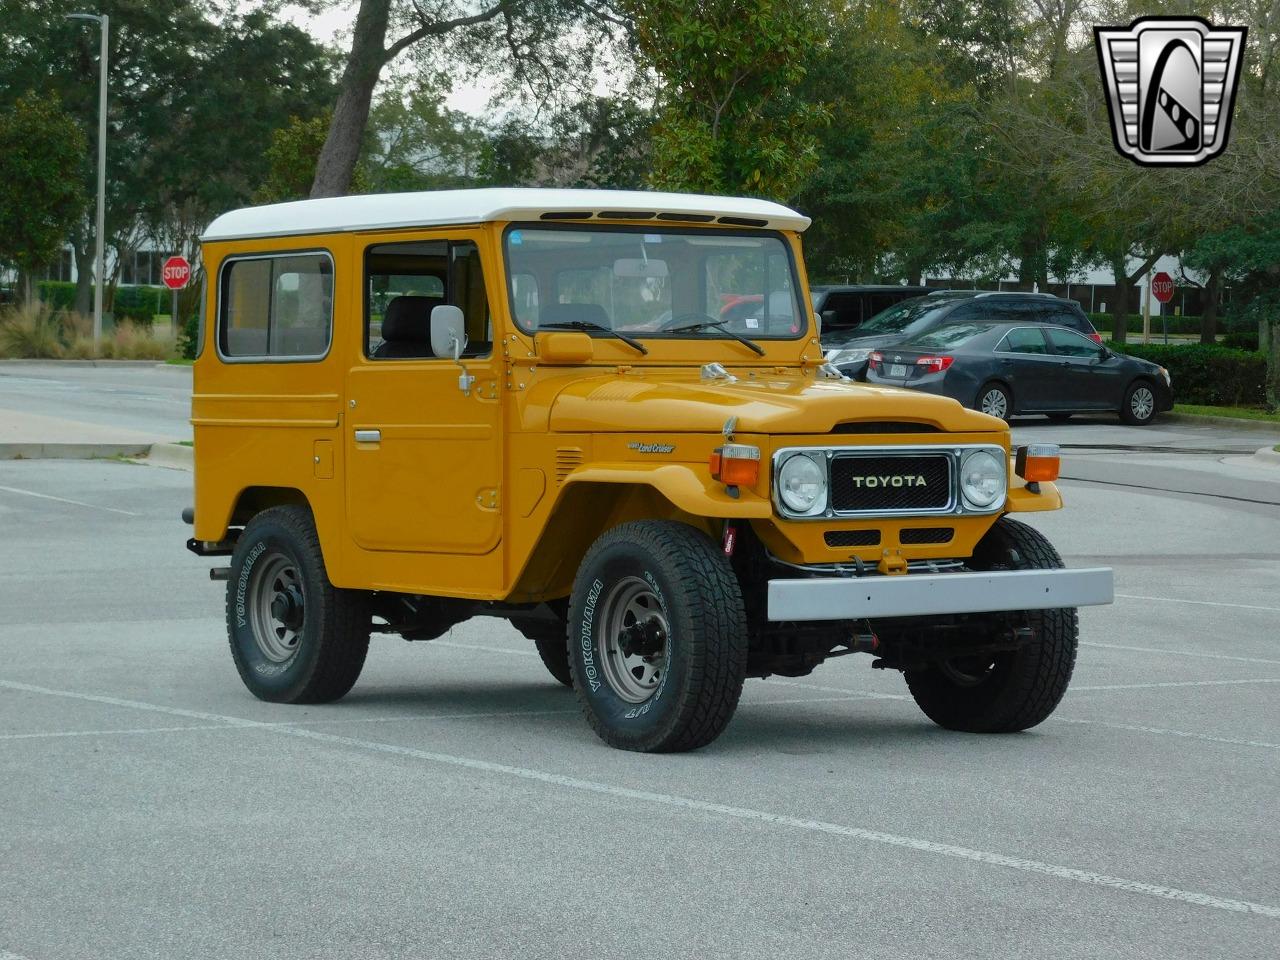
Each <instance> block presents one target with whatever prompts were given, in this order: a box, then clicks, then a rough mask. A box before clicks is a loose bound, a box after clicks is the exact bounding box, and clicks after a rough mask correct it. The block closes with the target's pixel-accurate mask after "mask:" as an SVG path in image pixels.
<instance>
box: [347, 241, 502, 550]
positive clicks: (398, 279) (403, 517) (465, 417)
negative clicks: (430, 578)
mask: <svg viewBox="0 0 1280 960" xmlns="http://www.w3.org/2000/svg"><path fill="white" fill-rule="evenodd" d="M362 260H363V264H364V267H363V270H364V276H363V285H362V290H361V294H362V297H363V303H362V304H360V305H359V306H358V307H357V309H360V310H363V313H364V336H363V338H362V339H363V341H364V342H363V345H362V346H363V349H362V350H361V355H360V356H358V357H357V359H356V360H355V363H354V365H353V366H352V367H351V369H350V371H349V373H348V378H347V407H348V409H347V411H346V412H347V418H346V423H347V431H346V434H347V435H346V439H345V443H346V454H347V471H346V476H347V491H346V496H347V517H348V522H349V526H350V531H351V536H352V538H353V539H354V540H355V542H356V543H358V544H359V545H360V546H361V547H364V548H365V549H367V550H387V551H401V552H420V553H445V554H450V553H452V554H482V553H487V552H489V551H490V550H492V549H493V548H494V547H496V546H497V544H498V542H499V540H500V538H501V522H500V517H501V513H500V511H499V510H498V505H499V503H500V495H499V483H500V476H501V473H500V471H501V450H502V442H501V440H502V435H501V422H500V407H499V404H498V402H497V390H496V386H497V366H496V365H495V358H494V355H493V353H494V351H493V344H492V325H491V320H490V313H489V303H490V295H491V293H490V291H489V290H487V289H486V279H488V280H489V281H490V282H493V281H494V280H496V279H497V273H496V267H492V268H490V269H489V270H487V271H486V269H485V266H484V265H483V264H482V262H481V255H480V245H479V235H478V233H475V232H473V231H466V230H455V231H452V232H449V233H438V232H432V233H429V234H425V235H423V236H421V237H419V238H418V239H415V240H411V241H405V240H403V239H396V238H395V237H387V238H369V239H368V240H366V241H365V243H364V247H363V251H362ZM486 273H489V274H490V276H489V277H488V278H486ZM446 304H451V305H453V306H457V307H459V308H461V310H462V312H463V316H464V319H465V323H466V330H467V337H468V343H467V345H466V347H465V349H464V350H463V354H462V357H461V360H460V361H455V360H454V359H453V358H452V357H439V356H436V355H434V354H433V353H432V350H431V312H432V310H433V309H434V308H435V307H437V306H441V305H446ZM464 366H465V369H466V373H467V375H468V376H471V377H474V378H475V380H474V382H473V383H471V384H470V385H469V386H468V385H466V384H464V383H463V382H461V381H460V380H459V377H460V375H461V374H462V373H463V368H464ZM464 387H465V389H464Z"/></svg>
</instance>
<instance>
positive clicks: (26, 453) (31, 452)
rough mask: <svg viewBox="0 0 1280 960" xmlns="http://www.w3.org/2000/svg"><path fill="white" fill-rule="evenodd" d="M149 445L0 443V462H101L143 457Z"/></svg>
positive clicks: (150, 445)
mask: <svg viewBox="0 0 1280 960" xmlns="http://www.w3.org/2000/svg"><path fill="white" fill-rule="evenodd" d="M152 446H153V445H152V444H149V443H0V460H102V459H110V458H112V457H145V456H146V455H147V453H148V452H149V451H150V450H151V448H152Z"/></svg>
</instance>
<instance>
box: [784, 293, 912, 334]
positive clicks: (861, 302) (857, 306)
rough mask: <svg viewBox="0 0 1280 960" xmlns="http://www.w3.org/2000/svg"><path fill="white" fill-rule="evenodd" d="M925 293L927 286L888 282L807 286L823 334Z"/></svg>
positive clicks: (849, 326)
mask: <svg viewBox="0 0 1280 960" xmlns="http://www.w3.org/2000/svg"><path fill="white" fill-rule="evenodd" d="M928 292H929V288H928V287H903V286H896V285H888V284H859V285H856V286H850V285H843V286H841V285H833V284H818V285H817V286H814V287H810V288H809V294H810V296H811V297H812V298H813V312H814V313H816V314H817V315H818V316H819V317H820V318H821V320H822V331H823V333H824V334H825V333H828V332H833V331H837V330H853V329H856V328H857V327H860V326H862V324H863V323H865V322H866V321H868V320H870V319H871V318H872V317H874V316H875V315H876V314H877V313H882V312H883V311H885V310H888V309H889V308H890V307H892V306H893V305H894V304H896V303H901V302H902V301H903V300H907V299H909V298H911V297H918V296H921V295H922V294H926V293H928Z"/></svg>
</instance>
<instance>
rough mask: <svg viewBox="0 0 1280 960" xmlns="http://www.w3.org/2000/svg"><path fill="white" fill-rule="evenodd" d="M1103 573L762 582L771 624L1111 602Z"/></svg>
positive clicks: (1110, 585)
mask: <svg viewBox="0 0 1280 960" xmlns="http://www.w3.org/2000/svg"><path fill="white" fill-rule="evenodd" d="M1114 599H1115V584H1114V582H1113V580H1112V575H1111V569H1110V568H1109V567H1091V568H1088V569H1084V570H1000V571H994V572H991V573H923V574H922V573H907V574H903V575H900V576H892V577H889V576H875V575H873V576H867V577H810V578H806V579H800V580H770V581H769V619H770V620H862V619H874V618H876V617H927V616H931V615H934V614H941V613H992V612H996V611H1000V610H1047V609H1051V608H1053V607H1089V606H1097V605H1099V604H1104V603H1111V602H1112V601H1113V600H1114Z"/></svg>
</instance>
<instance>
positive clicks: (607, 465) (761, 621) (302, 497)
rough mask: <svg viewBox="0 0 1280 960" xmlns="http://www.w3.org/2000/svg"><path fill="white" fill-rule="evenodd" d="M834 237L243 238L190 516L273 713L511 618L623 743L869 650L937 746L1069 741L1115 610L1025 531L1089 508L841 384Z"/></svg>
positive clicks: (724, 711) (551, 220) (970, 415)
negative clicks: (810, 267)
mask: <svg viewBox="0 0 1280 960" xmlns="http://www.w3.org/2000/svg"><path fill="white" fill-rule="evenodd" d="M808 223H809V221H808V219H807V218H805V217H803V216H801V215H800V214H798V213H796V212H795V211H793V210H789V209H787V208H786V207H783V206H779V205H777V204H773V203H768V202H764V201H760V200H744V199H731V198H722V197H704V196H687V195H678V194H663V193H621V192H605V191H580V190H469V191H453V192H440V193H414V194H402V195H388V196H367V197H341V198H336V199H328V200H308V201H302V202H299V203H288V204H280V205H276V206H268V207H258V208H253V209H246V210H238V211H235V212H233V213H228V214H226V215H225V216H222V217H220V218H219V219H217V220H216V221H215V222H214V223H213V224H212V225H211V226H210V227H209V229H208V232H207V233H206V234H205V236H204V238H203V240H204V262H205V266H206V269H207V272H208V276H209V278H210V282H209V284H208V290H207V294H206V302H205V314H204V315H205V317H207V318H208V321H207V322H206V323H205V325H204V329H203V331H202V333H201V337H200V339H201V344H200V347H201V349H200V354H199V357H198V358H197V360H196V363H195V388H194V393H193V397H192V413H193V416H192V422H193V424H194V426H195V468H196V470H195V505H194V507H193V509H192V511H189V513H188V516H187V519H188V521H189V522H192V523H193V524H194V537H193V538H192V539H191V541H190V542H189V547H190V549H191V550H193V551H194V552H195V553H197V554H199V555H201V556H217V555H226V556H230V558H231V561H230V566H229V567H228V568H221V569H215V570H214V571H213V576H214V578H215V579H226V581H227V595H226V613H227V631H228V634H229V638H230V645H231V653H232V656H233V658H234V659H235V663H236V666H237V668H238V669H239V672H240V676H241V678H242V679H243V680H244V683H245V685H246V686H247V687H248V688H249V690H250V691H251V692H252V693H253V694H254V695H255V696H258V697H260V698H262V699H264V700H270V701H277V702H285V703H317V702H322V701H332V700H336V699H338V698H339V697H341V696H343V694H345V693H346V692H347V691H348V690H349V689H350V688H351V686H352V684H354V683H355V682H356V679H357V677H358V676H359V674H360V670H361V667H362V666H363V664H364V660H365V654H366V652H367V650H368V646H369V637H370V633H371V632H377V633H395V634H399V635H400V636H402V637H404V638H406V639H408V640H430V639H432V638H434V637H439V636H441V635H442V634H444V633H446V632H447V631H448V630H449V629H450V628H451V627H453V626H454V625H455V624H458V623H460V622H462V621H464V620H467V619H468V618H470V617H475V616H496V617H504V618H506V619H508V620H510V622H511V623H512V625H514V626H515V628H516V629H517V630H519V631H520V632H521V633H522V634H523V635H524V636H526V637H528V638H529V639H530V640H531V641H532V642H533V643H534V644H536V646H537V649H538V652H539V653H540V654H541V656H542V660H543V662H544V663H545V664H546V666H547V669H548V670H549V671H550V672H551V674H552V676H553V677H555V679H557V680H559V681H560V682H561V683H564V684H566V685H569V686H572V687H573V688H574V689H575V690H576V691H577V696H578V698H579V699H580V700H581V703H582V707H583V711H584V713H585V715H586V717H587V719H588V721H589V722H590V724H591V725H592V727H593V728H594V729H595V731H596V732H597V733H598V734H599V735H600V737H601V738H603V739H604V740H605V741H606V742H607V743H609V744H611V745H613V746H616V747H622V748H625V749H630V750H647V751H659V750H688V749H691V748H694V747H698V746H701V745H703V744H706V743H708V742H709V741H711V740H713V739H714V738H715V737H716V736H717V735H718V734H719V733H720V732H721V731H722V730H723V729H724V728H725V726H726V724H728V722H729V719H730V717H731V716H732V715H733V711H734V709H735V707H736V705H737V702H738V698H739V695H740V694H741V691H742V686H743V682H744V680H745V679H746V678H747V677H764V676H768V675H770V674H781V675H784V676H789V677H796V676H802V675H804V674H807V673H809V672H810V671H812V670H813V668H814V667H815V666H817V665H818V664H820V663H822V661H824V660H826V659H828V658H830V657H836V656H844V655H847V654H853V653H868V654H871V655H873V656H874V657H875V662H874V664H873V665H874V666H877V667H885V668H889V669H893V670H899V671H901V672H902V673H903V674H904V675H905V677H906V683H907V687H908V689H909V690H910V692H911V694H912V696H913V697H914V698H915V700H916V702H917V703H919V705H920V707H921V708H922V709H923V711H924V712H925V713H926V714H927V715H928V716H929V717H930V718H931V719H933V720H934V721H935V722H937V723H939V724H941V725H942V726H944V727H948V728H951V729H956V730H968V731H991V732H995V731H1009V730H1020V729H1024V728H1026V727H1030V726H1033V725H1034V724H1037V723H1039V722H1041V721H1042V720H1044V719H1045V717H1047V716H1048V715H1049V714H1050V713H1051V712H1052V711H1053V709H1054V707H1055V706H1056V705H1057V704H1058V702H1059V700H1060V699H1061V697H1062V695H1063V693H1064V691H1065V690H1066V687H1067V683H1068V681H1069V679H1070V677H1071V671H1072V666H1073V664H1074V661H1075V653H1076V643H1077V618H1076V611H1075V608H1076V607H1078V606H1081V605H1084V604H1097V603H1107V602H1110V600H1111V596H1112V581H1111V572H1110V571H1109V570H1065V569H1062V566H1063V565H1062V562H1061V560H1060V559H1059V556H1058V554H1057V553H1056V552H1055V550H1054V549H1053V547H1052V546H1051V545H1050V544H1049V543H1048V541H1047V540H1046V539H1045V538H1044V537H1043V536H1041V535H1040V534H1039V533H1038V532H1036V531H1035V530H1034V529H1032V528H1031V527H1028V526H1026V525H1024V524H1021V523H1019V522H1017V521H1016V520H1014V519H1012V518H1011V516H1010V515H1011V514H1015V513H1024V512H1032V511H1037V510H1053V509H1057V508H1058V507H1060V506H1061V499H1060V497H1059V494H1058V491H1057V489H1056V487H1055V485H1054V483H1053V480H1054V479H1055V478H1056V477H1057V469H1058V461H1057V449H1056V448H1054V447H1051V446H1045V447H1040V446H1030V447H1024V448H1020V449H1018V450H1016V451H1014V450H1012V449H1011V448H1010V436H1009V430H1008V428H1007V427H1006V425H1005V424H1004V423H1003V422H1002V421H1000V420H997V419H994V418H992V417H988V416H985V415H983V414H980V413H975V412H973V411H969V410H966V409H964V408H963V407H961V406H960V405H959V404H958V403H956V402H955V401H953V400H949V399H944V398H939V397H933V396H928V395H925V394H920V393H915V392H911V391H904V390H896V389H889V388H878V387H874V386H867V385H862V384H854V383H851V382H849V381H847V380H844V379H842V378H841V376H840V374H839V373H838V372H837V371H835V370H834V369H832V368H831V367H829V366H827V365H826V364H824V362H823V358H822V352H821V350H820V348H819V344H818V331H817V327H816V324H815V320H814V317H813V315H812V310H811V307H810V300H809V296H808V290H807V282H806V278H805V272H804V264H803V261H802V259H801V255H800V234H801V233H802V232H803V230H804V229H805V228H806V227H807V226H808Z"/></svg>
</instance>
